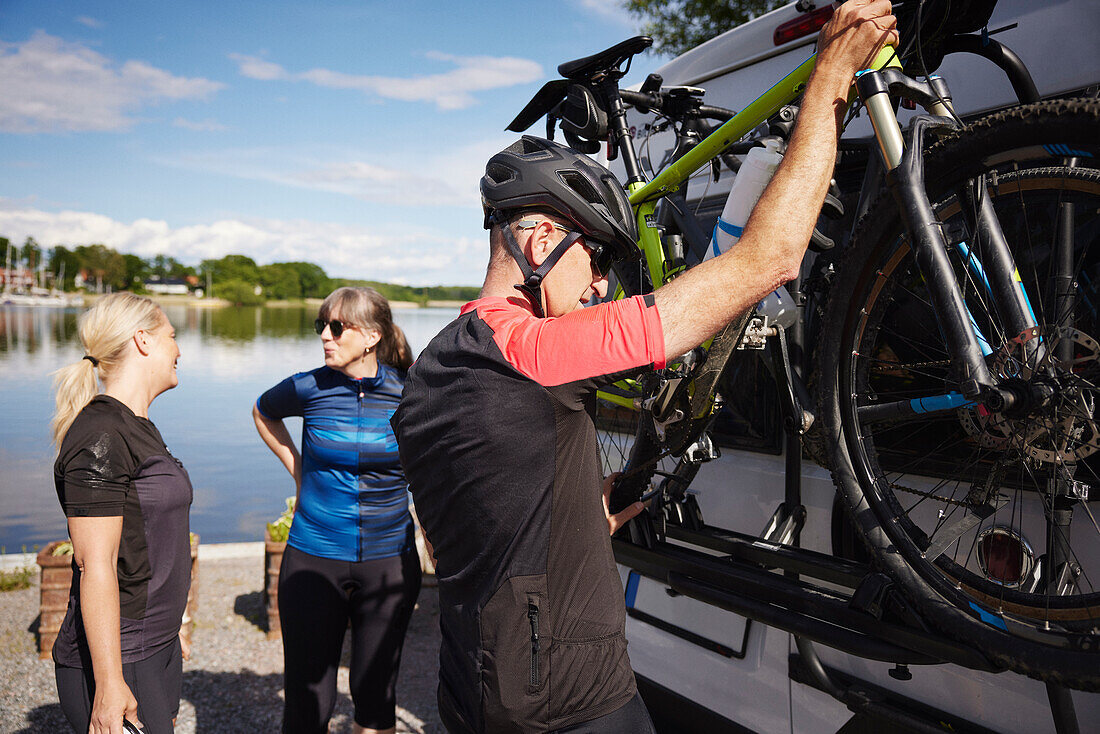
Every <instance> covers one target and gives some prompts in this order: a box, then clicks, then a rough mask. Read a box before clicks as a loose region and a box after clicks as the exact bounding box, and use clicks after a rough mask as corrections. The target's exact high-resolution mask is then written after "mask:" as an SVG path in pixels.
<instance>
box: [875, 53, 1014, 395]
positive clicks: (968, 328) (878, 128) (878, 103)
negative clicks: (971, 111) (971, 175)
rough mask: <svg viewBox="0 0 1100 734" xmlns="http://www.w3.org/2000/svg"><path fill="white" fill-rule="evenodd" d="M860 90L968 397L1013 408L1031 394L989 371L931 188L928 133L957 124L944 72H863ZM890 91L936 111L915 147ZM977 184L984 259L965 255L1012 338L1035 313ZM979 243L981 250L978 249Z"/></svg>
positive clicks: (918, 121) (918, 125) (978, 235)
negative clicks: (924, 76) (917, 76)
mask: <svg viewBox="0 0 1100 734" xmlns="http://www.w3.org/2000/svg"><path fill="white" fill-rule="evenodd" d="M856 89H857V91H858V93H859V96H860V98H861V99H862V100H863V103H864V105H865V106H866V108H867V111H868V114H869V116H870V119H871V124H872V127H873V128H874V131H875V138H876V140H877V142H878V148H879V153H880V154H881V157H882V162H883V166H884V168H885V169H886V180H887V183H888V186H889V188H890V191H891V194H892V195H893V197H894V199H895V201H896V202H897V205H898V210H899V211H900V212H901V215H902V218H903V219H904V223H905V227H906V230H907V231H908V233H909V237H910V245H911V247H912V249H913V255H914V258H915V260H916V263H917V266H918V268H919V269H920V272H921V275H922V276H923V278H924V280H925V282H926V283H927V285H928V291H929V298H930V300H931V302H932V305H933V308H934V310H935V313H936V318H937V320H938V323H939V327H940V331H941V332H942V333H943V335H944V338H945V340H946V342H947V349H948V353H949V354H950V355H951V358H952V363H953V364H954V365H956V367H957V368H958V369H959V370H960V374H959V382H960V388H961V392H962V396H963V397H964V398H965V399H966V400H968V401H974V402H980V403H983V404H985V405H986V407H988V408H990V409H991V410H994V411H997V412H999V411H1003V410H1006V409H1008V408H1011V407H1012V406H1013V405H1015V404H1016V403H1017V402H1019V401H1020V400H1021V399H1023V398H1024V396H1023V395H1021V394H1019V392H1018V391H1015V390H1011V389H1008V388H1006V387H1003V386H1000V385H998V383H997V380H996V378H995V377H994V376H993V374H992V373H991V372H990V370H989V366H988V365H987V363H986V360H985V353H988V352H989V348H988V346H987V347H986V348H985V349H984V352H985V353H983V345H982V344H981V341H982V339H981V337H980V336H979V334H978V333H976V330H975V329H974V328H973V327H972V324H973V318H972V316H971V314H970V311H969V309H968V308H967V305H966V302H965V299H964V298H963V294H962V292H961V290H960V288H959V284H958V282H957V280H956V277H955V272H954V269H953V267H952V265H951V261H950V259H949V257H948V246H947V241H946V239H945V237H944V234H943V230H942V228H941V226H940V223H939V222H938V221H937V219H936V215H935V213H934V212H933V210H932V205H931V202H929V200H928V195H927V194H926V192H925V187H924V161H923V158H922V152H923V139H924V135H925V134H926V133H927V132H928V131H929V130H933V129H936V128H942V127H954V126H955V123H954V122H953V121H952V120H951V118H950V117H949V116H950V114H951V112H950V109H949V108H948V106H947V105H949V104H950V102H949V100H950V97H949V93H948V91H947V86H946V84H944V82H943V80H942V79H940V78H938V77H931V78H930V79H928V80H927V81H917V80H914V79H911V78H909V77H907V76H905V75H904V74H902V73H901V72H900V71H898V70H897V69H883V70H881V71H865V72H862V73H861V74H860V75H859V76H858V78H857V80H856ZM891 93H893V94H897V95H902V96H906V97H908V98H910V99H914V100H915V101H917V102H919V103H920V104H921V105H922V106H924V107H925V108H926V109H928V110H929V111H930V112H931V113H932V114H934V115H936V117H929V116H919V117H917V118H914V120H913V123H912V127H911V138H910V141H909V145H908V146H906V144H905V139H904V136H903V135H902V131H901V127H900V125H899V123H898V120H897V116H896V115H895V113H894V109H893V106H892V104H891V102H890V94H891ZM971 185H972V186H974V187H975V189H976V190H975V191H974V192H973V196H971V197H969V198H970V199H971V200H974V199H976V200H977V201H978V202H979V206H978V207H977V212H976V213H974V214H972V215H970V216H969V217H968V218H969V222H968V223H969V224H970V229H971V232H972V233H973V239H974V242H972V250H971V252H973V251H977V252H980V254H981V257H982V260H981V261H977V260H976V259H975V258H974V256H973V255H972V254H968V255H966V256H965V257H966V260H967V263H968V266H969V267H970V268H971V269H972V270H973V269H975V268H976V269H978V270H980V271H981V278H982V279H983V281H984V282H985V283H986V288H987V290H988V296H989V298H990V300H991V301H992V305H993V307H994V309H995V310H996V312H997V313H998V314H999V316H1000V317H1001V320H1002V323H1004V324H1005V328H1006V332H1007V333H1006V334H1005V336H1006V337H1007V338H1013V337H1015V336H1017V335H1018V334H1020V333H1022V332H1023V331H1024V330H1025V329H1029V328H1034V326H1035V317H1034V315H1033V314H1032V312H1031V308H1030V305H1029V303H1028V300H1027V296H1026V295H1025V294H1024V292H1023V289H1022V288H1021V287H1020V286H1019V283H1018V278H1019V276H1018V275H1017V274H1016V266H1015V263H1014V260H1013V257H1012V253H1011V251H1010V250H1009V248H1008V243H1007V242H1006V241H1005V238H1004V234H1003V233H1002V231H1001V228H1000V224H999V222H998V221H997V219H996V215H995V212H994V211H993V205H992V202H991V201H990V199H989V196H988V192H986V191H985V183H984V181H982V180H981V179H979V180H977V181H975V182H973V183H972V184H971ZM965 201H966V199H964V198H963V193H962V192H960V204H961V205H962V207H963V209H964V210H965V209H966V208H967V207H966V204H965ZM978 242H980V243H981V245H980V249H978V248H977V247H973V245H974V244H975V243H978Z"/></svg>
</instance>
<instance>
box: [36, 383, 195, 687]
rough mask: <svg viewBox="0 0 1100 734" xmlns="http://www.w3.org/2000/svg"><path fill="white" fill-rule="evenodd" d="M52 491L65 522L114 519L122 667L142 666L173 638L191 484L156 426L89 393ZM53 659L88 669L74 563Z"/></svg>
mask: <svg viewBox="0 0 1100 734" xmlns="http://www.w3.org/2000/svg"><path fill="white" fill-rule="evenodd" d="M54 485H55V487H56V489H57V497H58V499H59V500H60V501H61V507H62V509H63V510H64V511H65V516H66V517H119V516H121V517H122V537H121V539H120V541H119V548H118V593H119V612H120V616H121V635H122V662H123V663H130V662H136V661H138V660H144V659H145V658H146V657H148V656H149V655H151V654H153V653H154V652H156V651H157V650H159V649H160V648H161V647H163V646H164V645H166V644H168V643H170V642H172V641H173V639H174V638H175V637H176V635H177V634H179V628H180V622H181V620H182V618H183V612H184V608H185V607H186V605H187V591H188V589H189V587H190V585H191V541H190V527H189V524H188V511H189V509H190V507H191V499H192V489H191V480H190V478H189V477H188V476H187V472H186V470H184V468H183V465H182V464H181V463H180V462H179V461H178V460H177V459H176V458H175V457H173V456H172V455H171V454H170V453H169V451H168V448H167V447H166V446H165V445H164V440H163V439H162V438H161V436H160V432H159V431H157V428H156V426H154V425H153V423H152V421H150V420H149V419H147V418H140V417H138V416H136V415H134V413H133V412H132V411H131V410H130V409H129V408H128V407H126V406H125V405H123V404H122V403H121V402H119V401H118V400H115V399H114V398H112V397H109V396H107V395H97V396H96V397H95V398H93V399H92V401H91V402H90V403H88V405H86V406H85V407H84V409H83V410H82V411H80V414H79V415H77V417H76V420H74V421H73V424H72V426H70V427H69V430H68V432H67V433H66V434H65V438H64V439H63V440H62V442H61V450H60V452H59V454H58V457H57V462H56V463H55V464H54ZM53 657H54V661H55V662H57V663H58V664H60V665H66V666H70V667H88V666H90V665H91V659H90V657H89V655H88V642H87V639H86V637H85V635H84V624H83V621H82V619H81V614H80V571H79V569H78V568H77V567H76V564H75V563H74V564H73V584H72V588H71V590H70V592H69V608H68V610H67V611H66V614H65V621H64V622H62V624H61V630H60V632H59V633H58V635H57V642H56V643H55V644H54V648H53Z"/></svg>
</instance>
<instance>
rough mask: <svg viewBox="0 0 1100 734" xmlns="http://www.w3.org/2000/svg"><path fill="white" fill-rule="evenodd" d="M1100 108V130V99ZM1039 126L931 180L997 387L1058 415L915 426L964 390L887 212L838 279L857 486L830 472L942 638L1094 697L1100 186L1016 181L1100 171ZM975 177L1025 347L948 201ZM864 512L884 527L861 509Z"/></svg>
mask: <svg viewBox="0 0 1100 734" xmlns="http://www.w3.org/2000/svg"><path fill="white" fill-rule="evenodd" d="M1047 107H1048V108H1049V105H1048V106H1047ZM1091 112H1092V116H1093V117H1094V118H1095V117H1096V109H1095V105H1094V104H1093V105H1092V109H1091ZM1011 115H1012V113H1006V115H1005V116H1004V117H1005V118H1006V119H1007V121H1008V123H1009V126H1011V123H1012V122H1013V118H1012V116H1011ZM1025 116H1026V115H1025ZM1020 118H1021V115H1019V114H1017V115H1016V118H1015V119H1016V121H1017V122H1019V120H1020ZM999 122H1000V124H1003V123H1004V120H1000V121H999ZM1030 122H1031V123H1035V122H1036V121H1035V120H1031V121H1030ZM1039 122H1040V123H1042V120H1041V119H1040V120H1039ZM1044 126H1045V127H1047V128H1049V127H1050V124H1049V121H1048V122H1047V123H1042V124H1040V125H1038V126H1036V125H1034V124H1032V125H1031V126H1030V127H1032V128H1034V130H1033V132H1034V133H1035V136H1034V137H1035V140H1034V141H1033V142H1025V140H1026V138H1027V137H1028V135H1027V133H1028V127H1029V126H1028V125H1021V124H1017V125H1016V126H1015V127H1016V128H1020V129H1016V130H1010V131H1009V132H1008V133H1007V135H1006V136H1005V137H1006V139H1005V140H1001V141H998V139H997V134H996V133H995V132H992V133H991V134H989V135H987V138H986V140H985V141H984V143H982V142H981V141H979V143H978V144H976V145H977V149H976V150H968V149H967V143H966V138H965V137H961V138H960V139H959V140H958V141H956V142H955V144H954V145H952V144H948V145H946V146H941V148H940V150H939V158H938V159H937V157H936V155H935V154H933V155H932V156H930V157H929V161H928V172H929V178H928V181H929V188H930V189H934V190H935V191H939V192H940V197H939V200H938V203H937V204H936V206H935V209H936V212H937V217H938V219H939V220H940V221H941V227H942V229H943V231H944V232H945V234H946V235H947V239H948V242H949V251H950V252H951V256H952V261H953V265H954V268H955V277H956V279H957V282H958V283H959V284H960V288H961V289H962V290H963V292H964V297H965V301H966V304H967V307H968V309H969V311H970V313H971V316H972V324H971V328H972V329H974V330H975V331H976V333H978V334H980V335H981V339H980V340H982V341H984V342H985V343H986V344H987V345H988V349H987V351H988V356H987V362H988V364H989V365H990V368H991V370H992V371H993V372H994V374H995V375H997V376H998V378H999V379H1002V380H1004V379H1009V378H1013V379H1016V380H1017V381H1019V382H1022V383H1024V384H1032V383H1036V384H1037V383H1039V382H1042V383H1044V384H1049V385H1050V392H1051V393H1052V396H1051V399H1050V401H1049V402H1048V404H1046V405H1044V406H1041V407H1033V408H1031V409H1029V410H1028V411H1026V412H1024V413H1021V414H1016V415H1000V414H993V413H989V412H988V411H985V410H984V409H981V408H978V407H975V406H963V407H955V408H952V409H938V410H936V409H933V410H929V411H928V412H920V411H922V410H926V409H928V408H937V407H940V406H942V405H943V403H939V404H937V403H935V401H936V400H942V399H943V397H944V396H948V395H951V396H958V394H959V392H960V390H959V380H958V377H957V374H956V372H955V370H954V369H953V368H952V366H951V364H950V360H949V357H948V353H947V350H946V347H945V344H944V340H943V337H942V335H941V332H940V329H939V328H938V326H937V323H936V315H935V313H934V311H933V310H932V307H931V305H930V303H929V299H928V296H927V288H926V286H925V283H924V281H923V279H922V277H921V275H920V273H919V271H918V269H917V267H916V265H915V262H914V259H913V256H912V253H911V252H910V250H909V244H908V241H907V238H906V237H905V236H904V235H903V234H901V233H900V232H899V231H898V229H899V227H900V225H897V224H894V223H892V222H890V221H889V219H888V215H887V212H892V211H893V208H892V206H878V207H876V208H875V209H874V210H872V216H871V217H869V219H870V220H872V221H871V222H870V225H869V226H868V227H867V228H866V230H865V231H864V232H863V234H864V235H866V236H865V239H866V240H868V242H866V243H860V242H858V241H857V242H856V243H854V244H853V248H852V258H853V259H855V258H860V259H863V260H866V262H865V263H863V262H853V259H850V260H849V261H848V262H849V264H851V265H854V266H857V267H858V270H859V276H858V277H855V278H852V277H849V278H847V279H844V278H842V279H841V282H840V283H839V284H838V285H839V287H840V288H842V289H845V290H847V289H850V293H846V294H844V295H838V296H837V301H838V305H837V306H835V307H834V308H832V309H831V314H832V318H834V319H839V320H840V321H841V322H842V325H841V326H840V332H839V334H838V333H837V331H836V329H835V328H833V330H832V332H831V333H832V334H833V338H837V340H838V343H837V344H836V345H835V347H833V348H832V351H831V354H832V355H834V356H835V358H836V359H837V364H836V365H835V367H833V368H832V370H834V372H833V377H832V384H833V385H834V386H835V387H834V389H835V391H836V394H835V399H836V404H835V409H836V416H835V418H834V421H835V422H834V433H835V432H836V430H838V429H839V430H840V431H841V432H842V434H843V439H842V443H843V452H842V454H841V455H843V457H844V459H845V462H844V464H845V469H846V470H849V469H850V471H851V476H850V481H846V480H845V477H844V474H845V472H840V473H839V474H838V486H840V487H841V489H843V490H845V492H846V494H847V495H848V499H849V503H850V505H851V506H852V507H853V508H854V509H856V512H857V519H858V520H859V521H860V523H861V525H862V527H863V529H864V532H865V533H866V534H867V536H868V538H869V539H870V544H871V545H872V549H873V550H874V551H875V552H876V554H877V555H878V557H879V558H880V560H881V561H882V562H883V563H884V565H885V566H886V567H887V570H890V571H892V572H893V574H894V576H895V578H896V579H898V580H899V581H900V582H901V583H902V585H903V586H904V587H905V589H906V591H907V593H908V595H909V596H910V597H911V598H912V599H913V600H914V602H915V603H916V604H917V606H918V607H919V608H921V609H922V611H924V612H925V613H926V614H929V615H930V617H932V618H933V621H936V622H937V623H939V626H941V627H943V628H944V629H945V631H947V632H949V633H951V634H952V635H953V636H955V637H959V638H961V639H965V640H967V641H968V642H972V643H973V644H975V645H977V646H978V647H980V648H982V649H983V650H984V651H985V652H987V654H990V655H991V656H993V657H995V658H996V659H998V660H1000V661H1001V662H1002V663H1004V664H1006V665H1007V666H1010V667H1013V668H1015V669H1016V670H1019V671H1020V672H1025V673H1029V674H1031V675H1034V676H1036V677H1042V678H1048V679H1061V680H1064V681H1065V682H1068V683H1070V684H1071V685H1076V686H1079V687H1088V688H1093V687H1096V686H1097V685H1098V683H1100V680H1098V679H1100V670H1098V669H1097V668H1098V666H1097V665H1096V663H1095V662H1094V658H1092V657H1091V656H1092V654H1093V653H1095V651H1096V649H1097V643H1098V641H1100V523H1098V520H1100V502H1097V498H1098V497H1100V416H1098V415H1097V410H1096V393H1097V392H1100V343H1098V342H1097V341H1096V339H1097V337H1098V336H1100V311H1098V309H1100V291H1097V292H1096V293H1095V294H1094V289H1096V288H1100V172H1098V171H1096V170H1093V169H1089V168H1073V167H1067V166H1066V165H1057V166H1043V167H1035V168H1023V167H1022V166H1023V165H1027V164H1020V163H1019V162H1018V161H1017V159H1018V158H1022V157H1025V156H1022V155H1021V152H1022V151H1024V149H1025V148H1029V147H1030V148H1032V149H1034V148H1042V146H1043V144H1044V143H1047V144H1048V145H1049V146H1050V147H1051V150H1048V151H1047V153H1048V156H1047V159H1046V161H1045V162H1047V163H1049V162H1056V163H1062V164H1066V163H1068V164H1070V165H1071V166H1074V165H1079V164H1080V163H1081V162H1082V161H1088V160H1092V161H1096V160H1097V158H1096V157H1092V158H1091V159H1089V158H1087V157H1085V156H1081V157H1078V158H1076V159H1074V158H1072V157H1070V156H1068V155H1066V156H1065V157H1064V158H1060V159H1059V158H1057V157H1055V158H1051V157H1050V154H1054V155H1056V156H1057V155H1059V154H1061V155H1065V154H1066V153H1078V154H1088V153H1090V152H1091V153H1093V154H1095V148H1096V142H1095V141H1096V136H1095V135H1093V136H1092V137H1091V139H1089V138H1083V139H1085V140H1087V142H1086V143H1085V144H1083V145H1080V146H1077V145H1074V140H1073V139H1064V138H1063V139H1060V140H1056V139H1057V134H1056V133H1051V132H1050V130H1049V129H1048V130H1047V131H1046V133H1045V134H1046V135H1047V136H1050V135H1054V138H1050V139H1049V140H1048V139H1044V137H1043V135H1044V133H1042V128H1043V127H1044ZM993 129H994V130H995V128H993ZM1013 136H1015V139H1019V142H1016V141H1015V139H1014V138H1013ZM1079 139H1082V138H1079ZM974 145H975V144H974V143H971V146H972V147H973V146H974ZM983 145H984V146H985V148H984V149H983ZM1060 146H1064V147H1060ZM1029 159H1030V160H1034V156H1031V157H1030V158H1029ZM1040 162H1043V161H1040ZM1031 165H1035V163H1034V162H1032V163H1031ZM979 172H987V173H989V174H990V175H989V176H988V182H989V196H990V197H991V200H992V203H993V205H994V209H995V211H996V213H997V216H998V219H999V221H1000V222H1001V226H1002V228H1003V229H1004V231H1005V234H1006V236H1007V238H1008V241H1009V244H1010V247H1011V248H1012V250H1013V254H1014V257H1015V258H1016V263H1017V266H1018V271H1019V275H1020V279H1021V282H1022V285H1023V288H1024V289H1025V292H1026V293H1027V294H1028V298H1029V301H1030V303H1031V305H1032V309H1033V311H1034V312H1035V316H1036V321H1037V323H1038V325H1039V326H1038V328H1037V329H1036V330H1035V331H1034V332H1033V333H1028V334H1023V335H1019V334H1010V333H1006V330H1005V329H1004V328H1003V326H1002V322H1001V320H1000V318H999V316H998V314H997V313H996V312H995V309H994V308H993V306H992V305H991V299H990V297H989V293H988V290H987V288H986V287H985V285H984V283H983V280H982V277H981V268H980V253H971V252H969V250H968V248H967V245H968V244H969V243H971V242H972V240H971V238H970V237H969V235H968V233H967V227H966V226H965V218H964V217H963V215H962V210H961V206H960V203H959V201H958V200H957V199H956V198H955V197H954V196H953V195H952V194H950V193H945V192H951V191H953V188H954V187H955V186H957V185H958V184H959V183H960V182H961V181H962V180H965V178H968V177H971V176H973V175H976V174H977V173H979ZM932 198H933V201H936V200H937V199H936V196H935V195H934V196H933V197H932ZM972 205H973V204H972V202H966V201H964V202H963V204H962V206H972ZM1067 205H1070V206H1069V207H1068V208H1067ZM1067 212H1068V213H1067ZM1059 217H1061V222H1062V224H1061V225H1059V221H1060V220H1059ZM1067 222H1072V224H1071V226H1068V227H1067V226H1066V223H1067ZM865 224H866V223H865ZM870 230H877V231H875V232H872V233H870V234H869V235H868V232H870ZM1067 232H1069V233H1071V234H1072V237H1073V247H1072V252H1073V258H1072V274H1073V277H1072V281H1071V282H1069V281H1066V282H1061V283H1055V282H1052V281H1053V280H1054V278H1053V276H1054V275H1055V274H1056V273H1055V268H1054V265H1053V260H1054V258H1055V257H1056V255H1055V253H1057V252H1058V248H1057V247H1056V246H1055V238H1056V237H1060V236H1061V237H1064V236H1065V234H1066V233H1067ZM1062 251H1063V252H1065V251H1066V248H1065V247H1063V248H1062ZM968 253H969V254H968ZM974 258H976V259H977V260H978V262H979V266H978V267H976V266H975V265H974V262H973V259H974ZM1063 269H1065V266H1063ZM845 281H846V282H845ZM839 302H843V306H840V305H839ZM841 311H843V313H841ZM1060 345H1061V346H1060ZM1044 354H1046V355H1048V357H1047V358H1046V359H1045V360H1044V359H1043V357H1042V355H1044ZM1058 354H1060V355H1062V356H1063V357H1065V359H1064V360H1060V359H1054V358H1053V357H1054V355H1058ZM826 369H829V368H828V367H826ZM953 399H958V398H957V397H956V398H953ZM908 401H923V403H921V402H917V403H910V404H911V405H916V406H917V412H914V413H912V414H911V415H908V416H906V417H904V418H894V419H889V420H884V419H883V414H882V412H881V411H880V412H879V413H877V414H876V413H875V408H876V407H881V406H884V405H896V404H901V403H904V402H908ZM864 501H865V502H866V506H865V507H867V508H869V509H870V510H871V511H872V514H871V515H870V517H873V519H869V514H868V513H864V512H860V509H861V505H862V502H864ZM929 592H933V593H929ZM944 600H946V602H947V603H948V605H949V606H948V607H945V605H944V603H943V602H944ZM1048 653H1049V654H1048ZM1082 656H1083V657H1082Z"/></svg>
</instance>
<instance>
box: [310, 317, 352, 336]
mask: <svg viewBox="0 0 1100 734" xmlns="http://www.w3.org/2000/svg"><path fill="white" fill-rule="evenodd" d="M326 326H327V327H328V330H329V333H331V334H332V338H333V339H339V338H340V335H341V334H343V333H344V329H350V328H352V327H353V326H355V324H349V323H346V322H344V321H341V320H339V319H331V320H329V321H325V320H324V319H316V320H315V321H314V322H313V330H314V331H316V332H317V335H318V336H320V335H321V334H324V333H325V327H326Z"/></svg>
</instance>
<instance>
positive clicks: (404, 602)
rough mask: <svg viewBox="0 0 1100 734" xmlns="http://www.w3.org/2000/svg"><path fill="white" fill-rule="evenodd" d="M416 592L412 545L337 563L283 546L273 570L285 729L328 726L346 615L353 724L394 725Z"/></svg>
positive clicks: (306, 731)
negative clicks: (382, 555)
mask: <svg viewBox="0 0 1100 734" xmlns="http://www.w3.org/2000/svg"><path fill="white" fill-rule="evenodd" d="M419 593H420V559H419V558H418V557H417V555H416V549H415V547H410V549H409V550H408V551H407V552H406V553H404V554H403V555H400V556H393V557H391V558H380V559H377V560H367V561H337V560H333V559H331V558H320V557H318V556H314V555H310V554H309V553H305V552H303V551H300V550H298V549H297V548H294V547H291V546H289V545H288V546H287V548H286V552H285V553H284V554H283V565H282V568H281V569H280V571H279V625H280V627H281V628H282V633H283V665H284V668H285V681H286V706H285V708H284V709H283V732H284V734H311V733H312V732H317V733H318V734H323V733H324V732H327V731H328V721H329V718H331V716H332V710H333V707H334V706H335V704H336V671H337V668H338V667H339V664H340V651H341V648H342V647H343V643H344V630H346V629H347V627H348V622H349V621H350V622H351V666H350V674H351V675H350V678H351V698H352V701H353V702H354V704H355V723H357V724H359V726H362V727H366V728H368V729H388V728H390V727H392V726H394V725H395V724H396V723H397V722H396V714H395V710H394V709H395V707H396V697H395V695H394V688H395V684H396V682H397V670H398V666H399V664H400V662H401V646H402V644H403V643H404V641H405V631H406V630H407V629H408V626H409V618H410V617H412V612H413V606H414V605H415V604H416V597H417V595H418V594H419Z"/></svg>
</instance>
